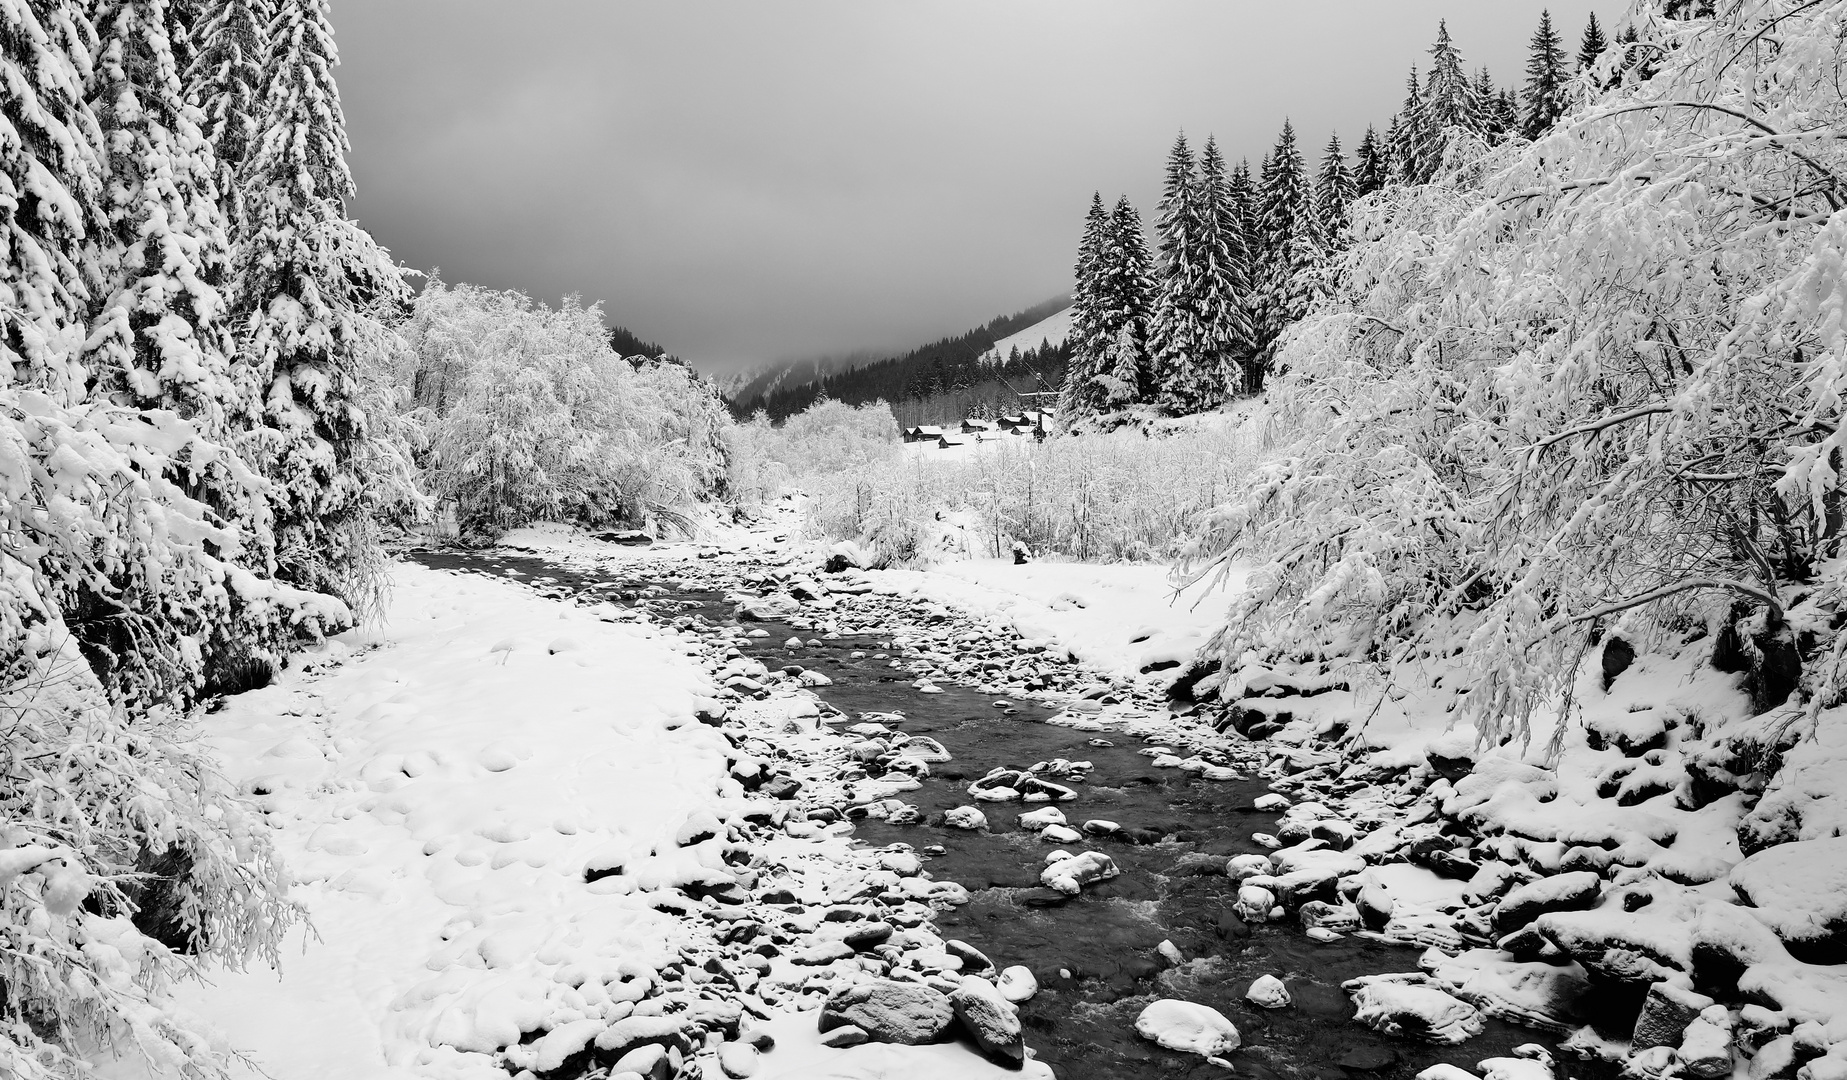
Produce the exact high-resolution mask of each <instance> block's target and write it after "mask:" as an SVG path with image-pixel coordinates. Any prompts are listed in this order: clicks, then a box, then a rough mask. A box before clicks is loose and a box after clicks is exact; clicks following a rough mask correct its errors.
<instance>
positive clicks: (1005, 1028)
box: [949, 975, 1026, 1069]
mask: <svg viewBox="0 0 1847 1080" xmlns="http://www.w3.org/2000/svg"><path fill="white" fill-rule="evenodd" d="M949 1004H950V1007H951V1008H953V1009H954V1010H955V1014H956V1019H957V1020H960V1021H961V1022H962V1028H963V1030H965V1031H967V1032H968V1034H969V1037H970V1038H972V1039H974V1040H975V1045H976V1046H978V1047H980V1048H981V1052H982V1053H983V1054H986V1055H987V1056H988V1057H991V1058H993V1059H994V1060H995V1061H998V1062H1000V1063H1001V1064H1003V1065H1006V1066H1008V1067H1010V1068H1015V1069H1017V1068H1020V1067H1021V1066H1022V1065H1024V1064H1025V1063H1026V1035H1025V1032H1024V1031H1023V1030H1022V1029H1021V1027H1020V1017H1019V1014H1018V1013H1016V1012H1015V1011H1014V1008H1013V1006H1012V1005H1011V1004H1010V1003H1009V1002H1008V1001H1007V999H1006V998H1004V997H1002V996H1001V992H1000V991H999V990H997V989H995V987H994V984H993V983H991V982H989V981H988V980H986V979H983V978H981V977H979V976H976V975H965V976H963V978H962V985H960V986H958V987H956V989H955V991H954V992H953V993H951V994H950V995H949Z"/></svg>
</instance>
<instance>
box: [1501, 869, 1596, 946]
mask: <svg viewBox="0 0 1847 1080" xmlns="http://www.w3.org/2000/svg"><path fill="white" fill-rule="evenodd" d="M1602 889H1603V879H1602V878H1601V877H1599V876H1598V875H1596V874H1593V873H1591V872H1590V871H1589V870H1579V871H1577V872H1575V873H1570V874H1559V875H1558V876H1556V877H1549V878H1540V879H1539V880H1538V881H1533V882H1528V883H1527V884H1525V885H1521V886H1519V887H1518V888H1516V889H1514V890H1512V891H1511V892H1509V893H1508V894H1507V895H1506V896H1504V897H1502V898H1501V902H1500V903H1499V904H1496V905H1495V908H1494V929H1495V932H1497V933H1500V934H1511V933H1513V932H1514V931H1515V930H1518V929H1520V928H1521V927H1523V926H1525V925H1527V924H1528V923H1530V922H1532V921H1533V920H1534V919H1537V918H1539V917H1540V916H1541V915H1545V914H1548V913H1550V912H1554V911H1585V910H1588V909H1589V908H1592V907H1595V906H1596V904H1597V895H1598V893H1600V892H1601V891H1602Z"/></svg>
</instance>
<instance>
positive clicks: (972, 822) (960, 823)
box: [943, 806, 988, 830]
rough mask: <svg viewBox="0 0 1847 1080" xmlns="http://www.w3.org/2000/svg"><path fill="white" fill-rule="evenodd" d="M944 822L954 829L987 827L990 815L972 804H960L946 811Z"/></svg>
mask: <svg viewBox="0 0 1847 1080" xmlns="http://www.w3.org/2000/svg"><path fill="white" fill-rule="evenodd" d="M943 824H945V825H947V826H949V827H950V828H952V829H969V830H975V829H985V828H987V827H988V816H987V815H986V814H984V813H982V812H981V811H980V810H977V809H976V808H974V807H972V806H958V807H955V808H954V809H952V810H949V811H947V812H946V813H944V815H943Z"/></svg>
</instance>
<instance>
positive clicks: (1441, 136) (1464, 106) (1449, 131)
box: [1422, 20, 1487, 178]
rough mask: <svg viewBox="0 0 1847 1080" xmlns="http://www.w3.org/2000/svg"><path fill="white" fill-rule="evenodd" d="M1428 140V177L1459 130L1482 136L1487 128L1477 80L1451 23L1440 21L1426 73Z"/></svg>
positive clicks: (1426, 127) (1424, 151)
mask: <svg viewBox="0 0 1847 1080" xmlns="http://www.w3.org/2000/svg"><path fill="white" fill-rule="evenodd" d="M1423 100H1424V117H1425V124H1426V126H1425V128H1424V130H1423V132H1422V134H1423V137H1424V139H1425V140H1426V142H1425V144H1424V147H1423V160H1424V162H1425V166H1426V168H1428V169H1430V170H1431V171H1430V172H1428V173H1426V174H1425V176H1426V178H1428V177H1429V176H1431V175H1434V174H1435V171H1436V170H1437V169H1440V168H1441V167H1442V163H1443V159H1444V158H1445V157H1446V156H1447V154H1448V152H1449V148H1450V145H1451V143H1453V142H1454V141H1455V139H1456V137H1457V135H1458V133H1464V132H1466V133H1467V134H1469V135H1472V136H1476V137H1480V136H1481V135H1482V133H1483V131H1484V124H1483V119H1484V118H1483V115H1482V114H1483V110H1484V108H1485V107H1486V104H1487V103H1486V102H1483V101H1482V100H1481V99H1480V97H1479V95H1478V94H1477V93H1476V89H1475V84H1474V82H1472V81H1471V80H1470V79H1469V76H1468V73H1467V72H1466V71H1464V70H1463V63H1462V53H1461V52H1460V51H1458V50H1457V48H1456V44H1455V42H1453V41H1451V40H1450V37H1449V24H1448V23H1447V22H1444V21H1443V20H1438V21H1437V40H1436V43H1435V44H1433V45H1431V47H1430V73H1429V74H1428V75H1426V76H1425V77H1424V98H1423Z"/></svg>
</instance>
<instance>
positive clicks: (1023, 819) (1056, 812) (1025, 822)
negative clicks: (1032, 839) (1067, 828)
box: [1020, 806, 1065, 832]
mask: <svg viewBox="0 0 1847 1080" xmlns="http://www.w3.org/2000/svg"><path fill="white" fill-rule="evenodd" d="M1063 824H1065V812H1064V811H1063V810H1060V809H1059V808H1058V807H1056V806H1041V807H1040V808H1039V809H1037V810H1028V811H1027V812H1026V813H1024V814H1021V815H1020V828H1022V829H1032V830H1033V831H1035V832H1037V831H1038V830H1040V829H1043V828H1046V827H1048V826H1052V825H1063Z"/></svg>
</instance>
